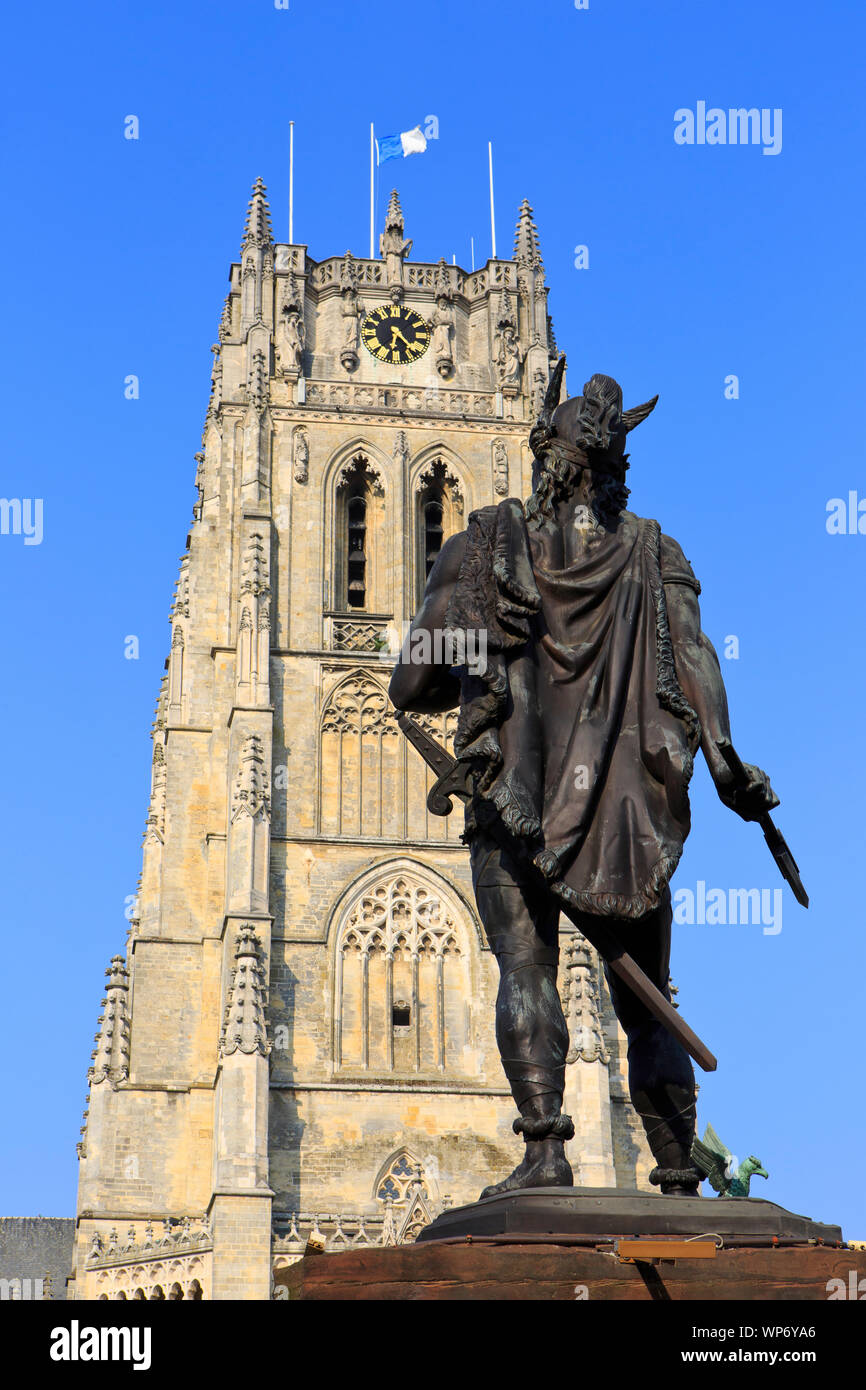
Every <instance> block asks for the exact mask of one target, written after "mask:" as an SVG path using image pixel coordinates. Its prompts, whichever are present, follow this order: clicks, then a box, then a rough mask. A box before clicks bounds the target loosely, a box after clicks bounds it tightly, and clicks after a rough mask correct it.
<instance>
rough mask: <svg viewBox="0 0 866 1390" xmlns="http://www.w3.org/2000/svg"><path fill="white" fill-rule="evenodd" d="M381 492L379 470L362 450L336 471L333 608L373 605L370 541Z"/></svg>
mask: <svg viewBox="0 0 866 1390" xmlns="http://www.w3.org/2000/svg"><path fill="white" fill-rule="evenodd" d="M382 495H383V489H382V482H381V479H380V477H379V474H378V473H377V472H376V470H375V469H374V468H372V467H371V466H370V462H369V460H368V459H367V457H366V455H365V454H363V453H357V454H356V455H355V456H354V458H353V459H352V460H351V462H350V463H348V464H347V465H346V466H345V467H344V468H343V469H342V470H341V471H340V475H339V479H338V482H337V515H336V526H335V528H334V535H335V543H336V553H335V555H334V598H333V608H334V610H335V611H337V612H344V613H346V612H357V611H359V610H361V611H367V612H369V611H371V610H372V609H373V608H374V607H375V603H374V602H373V598H374V593H375V572H376V557H375V554H374V541H375V536H376V533H377V525H380V524H381V518H380V519H379V522H378V523H377V519H376V517H374V511H376V508H375V507H374V498H376V497H381V496H382Z"/></svg>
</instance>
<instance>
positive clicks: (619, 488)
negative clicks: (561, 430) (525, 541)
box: [524, 450, 629, 529]
mask: <svg viewBox="0 0 866 1390" xmlns="http://www.w3.org/2000/svg"><path fill="white" fill-rule="evenodd" d="M627 466H628V465H626V467H627ZM584 479H585V482H584ZM582 482H583V483H584V486H583V492H584V500H585V502H586V505H587V506H588V507H589V509H590V511H591V512H592V514H593V516H594V517H595V519H596V521H597V522H598V523H599V525H600V526H604V527H605V528H608V529H611V528H613V527H614V526H615V525H616V522H617V518H618V517H619V515H620V513H621V512H622V511H623V510H624V509H625V505H626V502H627V501H628V497H629V489H628V488H627V487H626V485H625V483H624V482H623V481H622V480H621V479H619V478H613V477H611V475H610V474H609V473H601V472H599V471H598V470H597V469H593V468H586V467H585V466H584V465H583V464H581V463H577V462H575V461H573V460H570V459H565V458H562V457H561V456H558V455H557V454H556V452H555V450H551V451H549V452H548V453H546V454H545V455H544V457H543V459H542V460H541V462H540V463H539V464H538V476H537V478H536V482H535V486H534V488H533V492H532V496H531V497H530V498H529V501H528V502H527V503H526V505H525V506H524V512H525V514H526V520H527V524H529V525H534V526H541V525H542V524H543V523H544V522H545V521H551V520H552V519H553V514H554V512H555V510H556V506H557V504H558V503H559V502H568V501H569V500H570V499H571V498H572V497H573V496H574V494H575V492H576V491H577V489H578V487H579V486H580V485H581V483H582Z"/></svg>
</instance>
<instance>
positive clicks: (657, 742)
mask: <svg viewBox="0 0 866 1390" xmlns="http://www.w3.org/2000/svg"><path fill="white" fill-rule="evenodd" d="M563 369H564V358H560V360H559V363H558V364H557V367H556V369H555V371H554V374H553V378H552V381H551V384H550V388H549V390H548V392H547V396H546V398H545V401H544V404H543V408H542V412H541V416H540V418H539V420H538V422H537V424H536V425H535V427H534V429H533V430H532V432H531V434H530V438H529V442H530V446H531V448H532V452H533V456H534V459H535V464H534V469H533V492H532V496H531V497H530V499H529V501H528V502H527V503H526V504H525V506H524V504H522V503H521V502H520V501H518V500H516V499H514V498H509V499H506V500H504V501H502V502H500V503H499V504H498V505H494V506H489V507H482V508H481V509H479V510H478V511H475V512H473V513H472V514H471V516H470V518H469V525H468V527H467V529H466V530H465V531H462V532H460V533H459V534H458V535H456V536H453V537H451V538H450V539H449V540H448V541H447V542H446V543H445V545H444V546H443V547H442V550H441V552H440V554H439V557H438V559H437V561H436V563H435V565H434V567H433V569H432V571H431V574H430V578H429V582H428V584H427V589H426V592H425V595H424V601H423V604H422V606H421V609H420V611H419V613H418V615H417V617H416V618H415V621H414V623H413V625H412V631H411V632H410V634H409V638H408V639H407V642H406V644H405V646H404V648H403V653H402V655H401V658H400V661H399V662H398V664H397V666H396V668H395V671H394V674H393V677H392V680H391V686H390V695H391V699H392V700H393V702H394V704H395V705H396V706H397V708H398V709H400V710H404V711H410V712H411V711H418V712H438V711H442V710H448V709H453V708H454V707H455V706H457V705H458V703H459V706H460V714H459V719H458V727H457V734H456V737H455V743H454V748H455V754H456V758H457V768H458V771H459V776H458V777H457V778H456V779H455V777H454V775H453V772H452V773H448V774H447V775H446V776H444V777H443V778H441V779H440V781H441V782H442V784H443V787H444V789H445V790H446V791H451V792H453V791H455V790H457V791H459V787H460V785H461V784H462V786H463V788H464V790H465V796H464V799H465V800H466V803H467V804H466V832H465V839H466V840H467V842H468V843H469V848H470V855H471V863H472V876H473V885H474V889H475V896H476V901H477V904H478V910H479V914H480V916H481V920H482V922H483V924H484V929H485V932H486V934H487V938H488V941H489V943H490V947H491V950H492V951H493V952H494V954H495V955H496V958H497V961H498V964H499V968H500V986H499V994H498V998H497V1003H496V1039H497V1043H498V1046H499V1050H500V1054H501V1057H502V1065H503V1068H504V1070H505V1074H506V1076H507V1078H508V1081H509V1084H510V1086H511V1090H512V1094H513V1096H514V1100H515V1103H516V1105H517V1109H518V1110H519V1112H520V1115H519V1118H518V1119H517V1120H515V1122H514V1129H515V1132H516V1133H522V1134H523V1137H524V1140H525V1145H526V1148H525V1156H524V1158H523V1161H522V1162H521V1163H520V1164H519V1166H518V1167H517V1168H516V1169H515V1170H514V1172H513V1173H512V1174H511V1175H510V1176H509V1177H507V1178H506V1179H505V1180H504V1182H501V1183H499V1184H496V1185H495V1186H492V1187H488V1188H486V1189H485V1191H484V1192H483V1193H482V1194H481V1195H482V1197H484V1196H490V1195H493V1194H495V1193H500V1192H505V1191H508V1190H511V1189H514V1188H526V1187H545V1186H558V1187H570V1186H572V1184H573V1177H572V1172H571V1167H570V1164H569V1162H568V1160H567V1158H566V1156H565V1150H564V1142H565V1141H566V1140H567V1139H570V1138H571V1137H573V1134H574V1127H573V1124H572V1121H571V1119H570V1118H569V1116H567V1115H564V1114H562V1096H563V1088H564V1078H565V1057H566V1051H567V1048H568V1033H567V1029H566V1025H565V1019H564V1017H563V1013H562V1006H561V1003H560V1000H559V995H558V991H557V986H556V975H557V963H558V955H559V948H558V925H559V915H560V912H561V911H565V912H566V913H567V915H568V916H569V918H570V919H571V920H572V921H573V922H574V923H575V924H576V925H577V927H578V928H579V929H580V930H581V931H583V933H584V935H585V936H586V937H587V939H588V940H590V941H592V942H594V944H596V945H599V949H600V951H601V954H602V956H603V958H604V959H605V973H606V976H607V980H608V984H609V986H610V991H611V997H612V1000H613V1005H614V1008H615V1010H616V1014H617V1017H618V1018H619V1021H620V1023H621V1025H622V1027H623V1029H624V1031H625V1033H626V1036H627V1038H628V1049H629V1051H628V1058H629V1089H630V1094H631V1100H632V1103H633V1105H634V1106H635V1109H636V1110H637V1112H638V1114H639V1115H640V1117H641V1119H642V1121H643V1124H644V1128H645V1130H646V1135H647V1141H648V1143H649V1146H650V1149H651V1150H652V1153H653V1156H654V1158H655V1161H656V1167H655V1168H654V1169H653V1172H652V1174H651V1177H650V1181H651V1182H653V1183H655V1184H656V1185H657V1186H659V1187H660V1188H661V1191H662V1192H663V1193H671V1194H683V1195H689V1196H692V1195H695V1194H697V1191H698V1182H699V1180H700V1177H701V1174H700V1172H699V1171H698V1169H696V1168H695V1167H694V1164H693V1161H692V1159H691V1156H690V1155H691V1146H692V1141H693V1139H694V1135H695V1080H694V1072H693V1070H692V1066H691V1062H690V1060H689V1055H688V1052H687V1050H686V1047H684V1046H683V1041H682V1039H683V1038H685V1039H686V1042H687V1045H688V1049H689V1051H691V1053H692V1055H693V1056H695V1057H696V1058H698V1060H701V1062H702V1065H706V1066H708V1067H709V1066H713V1065H715V1062H714V1059H712V1057H711V1054H707V1053H706V1050H704V1054H705V1056H706V1057H709V1059H710V1060H709V1062H707V1061H705V1060H703V1059H702V1054H701V1052H700V1050H699V1047H695V1046H693V1045H692V1042H693V1043H695V1044H699V1040H698V1039H695V1038H694V1035H693V1034H691V1032H690V1030H688V1029H687V1027H685V1025H682V1024H680V1025H679V1026H674V1027H671V1025H670V1022H669V1021H665V1018H666V1014H665V1011H667V1015H668V1016H669V1015H670V1014H671V1009H670V993H669V988H668V982H669V957H670V942H671V921H672V910H671V894H670V889H669V886H668V884H669V880H670V877H671V875H672V873H673V871H674V869H675V868H676V866H677V863H678V862H679V859H680V856H681V854H682V849H683V843H684V841H685V838H686V836H687V835H688V832H689V828H690V821H689V800H688V785H689V780H690V778H691V775H692V768H693V758H694V755H695V753H696V751H697V749H698V748H700V749H701V750H702V752H703V754H704V757H705V758H706V759H707V763H708V765H709V768H710V772H711V774H712V777H713V780H714V782H715V784H716V787H717V789H718V792H719V796H720V797H721V799H722V801H723V802H724V803H725V804H726V805H727V806H730V807H731V808H732V809H733V810H734V811H736V812H737V814H739V815H740V816H742V817H743V819H745V820H760V821H761V823H762V825H764V826H765V833H767V834H768V842H770V834H771V833H772V834H775V836H776V837H777V839H778V841H779V842H780V844H779V846H776V847H775V848H774V842H770V843H771V848H773V852H774V854H776V857H777V860H778V862H779V863H780V867H782V869H783V872H785V873H786V877H788V878H789V881H790V882H792V884H793V883H794V882H795V880H796V884H799V878H798V877H797V875H796V865H795V864H794V862H793V859H792V858H791V857H790V852H789V851H788V850H787V846H785V845H784V841H783V840H782V839H781V836H780V835H778V832H776V831H775V827H773V824H772V821H770V819H769V816H768V812H769V811H770V810H771V809H772V808H773V807H774V806H776V805H778V799H777V797H776V796H775V794H774V792H773V790H772V788H771V786H770V783H769V780H768V778H767V776H766V775H765V773H763V772H762V771H761V770H760V769H759V768H757V767H751V766H749V765H743V764H741V763H739V761H738V760H736V761H734V760H732V759H731V752H732V750H731V749H730V728H729V723H728V709H727V700H726V697H725V689H724V684H723V680H722V675H721V670H720V667H719V662H718V658H717V656H716V653H715V651H714V649H713V646H712V644H711V643H710V641H709V640H708V638H707V637H706V636H705V635H704V633H703V632H702V631H701V624H700V610H699V607H698V595H699V593H700V585H699V583H698V581H697V579H696V578H695V575H694V573H693V571H692V569H691V566H690V565H689V563H688V561H687V560H686V558H685V556H684V555H683V552H682V550H681V549H680V547H679V545H678V544H677V542H676V541H675V540H673V539H672V538H671V537H669V536H665V535H663V534H662V532H661V529H660V527H659V525H658V522H656V521H651V520H646V519H644V518H642V517H638V516H635V515H634V514H633V513H631V512H629V511H627V510H626V501H627V498H628V495H629V490H628V488H627V487H626V485H625V475H626V471H627V469H628V455H627V454H626V452H625V445H626V440H627V437H628V435H629V433H630V432H631V430H633V429H634V428H635V427H636V426H637V425H638V424H640V423H641V421H643V420H645V419H646V418H647V416H648V415H649V414H650V413H651V411H652V410H653V409H654V407H655V404H656V400H657V399H658V398H657V397H656V398H654V399H653V400H652V401H648V402H647V403H646V404H645V405H642V406H638V407H636V408H634V409H631V410H623V408H622V392H621V389H620V387H619V385H618V384H617V382H616V381H614V380H613V379H612V378H611V377H608V376H602V375H598V374H597V375H595V376H593V377H592V378H591V379H590V380H589V381H588V382H587V384H586V385H585V386H584V389H583V395H582V396H577V397H574V398H572V399H570V400H566V401H564V402H563V403H562V404H561V405H559V404H558V400H559V393H560V390H561V381H562V375H563ZM419 629H426V630H427V631H429V632H430V633H431V634H433V633H434V632H436V631H437V630H438V631H439V632H440V633H441V632H443V631H445V632H451V633H452V634H456V635H458V636H459V635H460V634H464V638H465V634H466V633H467V632H470V631H474V632H476V633H479V632H483V633H484V634H485V637H486V644H487V658H486V668H485V669H483V670H481V669H480V668H479V667H478V666H475V667H474V669H470V668H469V667H468V666H464V667H459V668H451V667H449V666H446V665H444V664H440V665H436V664H435V663H429V664H419V663H416V662H415V661H414V660H413V656H414V655H417V653H418V651H419V649H420V648H419V645H418V644H414V645H413V640H412V639H413V635H414V633H416V632H417V631H418V630H419ZM457 645H458V646H459V643H458V644H457ZM426 649H427V650H428V651H432V652H434V653H438V652H442V651H443V650H447V649H448V644H447V643H446V644H444V648H443V643H441V642H438V643H437V642H431V643H429V644H426ZM452 650H453V647H452ZM407 723H408V721H406V720H405V719H402V718H401V724H402V726H403V727H404V729H406V728H407ZM407 731H408V730H407ZM732 767H733V768H734V770H732ZM461 779H462V783H461ZM431 796H432V793H431ZM430 804H431V806H432V804H433V803H432V801H431V803H430ZM767 824H769V832H768V831H767V830H766V825H767ZM781 847H784V854H787V856H788V860H784V858H783V849H782V848H781ZM777 848H778V853H777ZM788 861H789V862H788ZM800 889H801V890H802V885H800ZM795 891H796V885H795ZM804 899H805V894H803V898H801V901H803V900H804ZM806 901H807V900H806ZM600 943H601V944H600ZM611 943H613V946H611ZM622 960H625V961H626V962H628V965H629V969H630V971H631V973H630V974H629V971H628V970H625V969H623V968H622ZM644 977H648V980H649V982H650V985H649V986H647V987H646V989H643V988H642V986H641V981H643V983H644V985H646V980H645V979H644ZM626 981H630V982H631V983H626ZM652 986H654V987H655V988H654V989H652V988H651V987H652ZM656 991H658V992H659V993H658V994H656ZM659 995H660V996H661V997H660V998H659ZM653 996H654V997H655V1001H656V1002H653ZM690 1040H691V1041H690Z"/></svg>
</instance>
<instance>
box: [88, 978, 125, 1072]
mask: <svg viewBox="0 0 866 1390" xmlns="http://www.w3.org/2000/svg"><path fill="white" fill-rule="evenodd" d="M105 973H106V976H107V977H108V985H107V986H106V991H105V998H104V999H103V1001H102V1004H103V1008H104V1013H102V1014H100V1017H99V1025H100V1026H99V1032H98V1033H97V1035H96V1050H95V1052H94V1054H93V1066H92V1067H91V1068H90V1071H89V1072H88V1076H89V1079H90V1081H91V1084H92V1085H94V1086H96V1085H98V1084H99V1083H100V1082H101V1081H109V1082H110V1083H111V1086H112V1088H113V1089H114V1090H116V1089H117V1087H118V1085H119V1084H120V1082H121V1081H127V1080H128V1079H129V1014H128V1003H129V971H128V970H127V968H126V964H125V962H124V959H123V956H112V958H111V964H110V965H109V967H108V969H107V970H106V972H105Z"/></svg>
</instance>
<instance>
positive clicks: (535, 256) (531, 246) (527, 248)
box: [514, 198, 542, 270]
mask: <svg viewBox="0 0 866 1390" xmlns="http://www.w3.org/2000/svg"><path fill="white" fill-rule="evenodd" d="M514 259H515V260H516V261H520V262H521V263H522V264H523V265H528V266H530V267H532V268H533V269H539V270H540V269H541V268H542V260H541V247H540V246H539V242H538V228H537V227H536V225H535V219H534V217H533V215H532V208H531V207H530V205H529V199H528V198H524V200H523V202H522V203H521V204H520V212H519V213H518V215H517V227H516V228H515V231H514Z"/></svg>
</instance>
